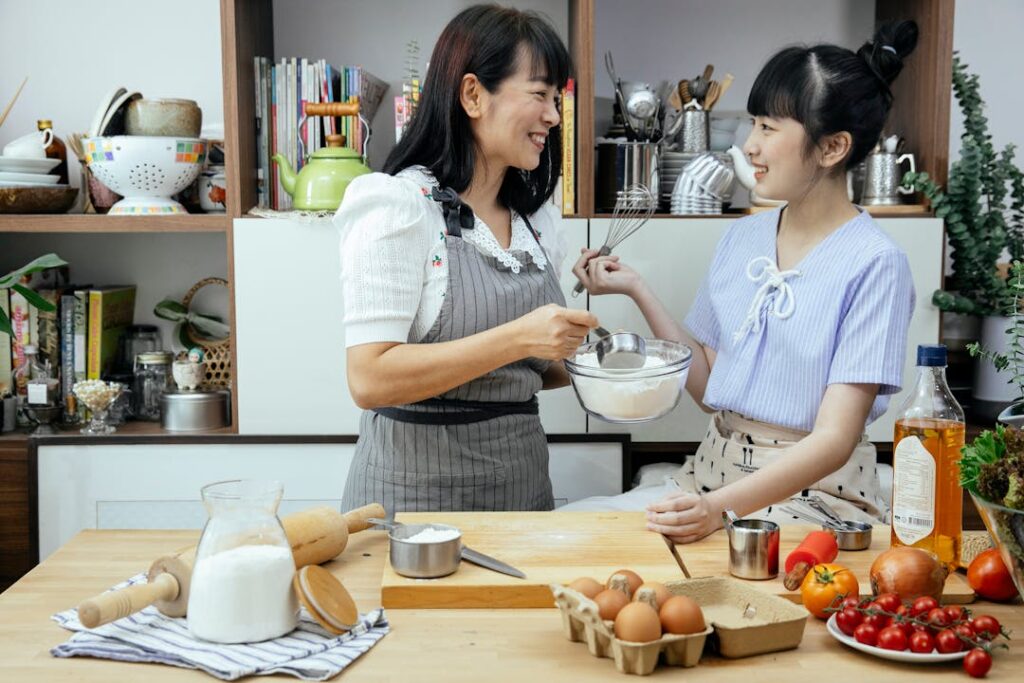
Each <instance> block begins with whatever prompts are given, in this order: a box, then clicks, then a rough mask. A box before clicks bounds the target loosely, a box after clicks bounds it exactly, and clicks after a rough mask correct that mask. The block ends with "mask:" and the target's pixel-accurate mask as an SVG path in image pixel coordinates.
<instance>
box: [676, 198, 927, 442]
mask: <svg viewBox="0 0 1024 683" xmlns="http://www.w3.org/2000/svg"><path fill="white" fill-rule="evenodd" d="M780 212H781V210H780V209H776V210H773V211H765V212H762V213H758V214H755V215H753V216H748V217H745V218H741V219H740V220H738V221H736V223H734V224H733V225H732V227H730V228H729V230H728V232H727V233H726V234H725V236H724V237H723V238H722V240H721V241H720V242H719V244H718V247H717V248H716V251H715V256H714V259H713V261H712V263H711V267H710V269H709V271H708V274H707V276H706V277H705V278H704V281H703V283H702V284H701V287H700V289H699V291H698V293H697V297H696V300H695V301H694V304H693V307H692V308H691V310H690V313H689V315H688V316H687V317H686V321H685V325H686V327H687V328H688V329H689V330H690V332H691V333H692V334H693V335H694V337H695V338H696V339H697V341H699V342H700V343H701V344H704V345H706V346H708V347H710V348H712V349H715V351H716V353H717V355H716V358H715V364H714V367H713V368H712V371H711V375H710V377H709V378H708V385H707V389H706V391H705V394H704V404H705V405H707V406H709V407H711V408H715V409H718V410H731V411H734V412H737V413H740V414H741V415H744V416H746V417H748V418H751V419H755V420H760V421H762V422H767V423H770V424H776V425H781V426H784V427H789V428H792V429H798V430H803V431H810V430H811V429H812V428H813V427H814V421H815V419H816V418H817V415H818V408H819V407H820V405H821V400H822V398H823V397H824V393H825V389H826V387H827V386H828V385H830V384H860V383H863V384H879V385H880V389H879V392H878V394H879V395H878V397H877V398H876V399H875V402H874V405H873V406H872V408H871V412H870V415H869V417H868V422H869V423H870V422H872V421H873V420H875V419H876V418H878V417H879V416H880V415H881V414H882V413H884V412H885V409H886V407H887V405H888V401H889V396H890V395H891V394H894V393H896V392H898V391H899V390H900V387H901V385H902V375H903V363H904V358H905V357H906V353H905V352H906V345H907V332H908V328H909V326H910V319H911V316H912V315H913V312H914V284H913V278H912V276H911V272H910V264H909V263H908V261H907V256H906V254H905V253H903V251H902V250H901V249H900V248H899V247H898V246H897V245H896V244H895V243H894V242H893V241H892V239H891V238H890V237H889V236H888V235H887V234H886V233H885V232H884V231H883V230H882V228H881V226H879V225H878V223H876V222H875V221H874V219H872V218H871V216H870V215H868V213H867V212H864V211H862V212H861V213H860V214H858V215H857V216H856V217H855V218H853V219H851V220H850V221H848V222H847V223H845V224H843V225H842V226H841V227H839V228H837V229H836V230H834V231H833V232H832V233H830V234H829V235H828V237H826V238H825V239H824V240H823V241H822V242H820V243H819V244H818V245H817V246H815V247H814V248H813V249H812V250H811V251H810V252H809V253H808V254H807V255H806V256H805V257H804V258H803V260H801V261H800V263H798V264H797V265H796V266H794V267H793V268H792V269H789V270H785V271H781V272H780V271H779V269H778V268H777V265H776V264H777V255H776V251H777V250H776V237H777V230H778V224H779V217H780Z"/></svg>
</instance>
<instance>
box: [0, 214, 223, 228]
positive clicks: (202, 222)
mask: <svg viewBox="0 0 1024 683" xmlns="http://www.w3.org/2000/svg"><path fill="white" fill-rule="evenodd" d="M230 226H231V218H230V217H229V216H227V215H225V214H208V213H199V214H185V215H178V216H102V215H98V214H81V213H80V214H6V215H0V233H5V232H39V233H135V232H221V233H226V232H227V231H228V228H229V227H230Z"/></svg>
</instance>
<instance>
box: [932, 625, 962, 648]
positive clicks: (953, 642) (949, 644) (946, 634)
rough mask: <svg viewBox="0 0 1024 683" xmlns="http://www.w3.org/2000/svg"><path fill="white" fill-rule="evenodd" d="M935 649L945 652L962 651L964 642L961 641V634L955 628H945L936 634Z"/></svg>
mask: <svg viewBox="0 0 1024 683" xmlns="http://www.w3.org/2000/svg"><path fill="white" fill-rule="evenodd" d="M935 649H936V650H938V651H939V652H941V653H943V654H949V653H951V652H960V650H962V649H963V643H962V642H960V636H958V635H957V634H956V633H955V632H954V631H953V629H951V628H944V629H942V630H941V631H939V632H938V633H936V634H935Z"/></svg>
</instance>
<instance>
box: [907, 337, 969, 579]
mask: <svg viewBox="0 0 1024 683" xmlns="http://www.w3.org/2000/svg"><path fill="white" fill-rule="evenodd" d="M917 366H918V367H917V384H916V386H915V387H914V390H913V391H912V392H911V393H910V395H909V396H908V397H907V399H906V401H905V402H904V403H903V406H902V408H901V409H900V413H899V417H898V418H897V419H896V433H895V435H894V436H893V455H892V462H893V486H892V534H891V538H890V543H891V545H892V546H898V545H908V546H914V547H917V548H923V549H924V550H928V551H930V552H932V553H934V554H935V555H937V556H938V558H939V560H940V561H941V562H943V563H944V564H945V565H946V566H947V567H948V568H949V569H950V571H953V570H954V569H956V568H957V567H958V566H959V565H960V537H961V532H962V528H963V520H962V516H963V491H962V490H961V488H960V467H959V460H960V449H961V448H963V445H964V434H965V421H964V411H963V408H961V407H960V404H959V403H957V402H956V399H955V398H953V394H952V393H951V392H950V391H949V386H948V385H947V384H946V347H945V346H943V345H941V344H934V345H933V344H922V345H921V346H918V347H917Z"/></svg>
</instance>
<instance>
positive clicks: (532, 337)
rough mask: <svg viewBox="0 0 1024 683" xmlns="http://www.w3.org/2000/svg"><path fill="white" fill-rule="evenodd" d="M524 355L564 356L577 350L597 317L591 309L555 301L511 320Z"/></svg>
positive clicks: (561, 357)
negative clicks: (563, 304)
mask: <svg viewBox="0 0 1024 683" xmlns="http://www.w3.org/2000/svg"><path fill="white" fill-rule="evenodd" d="M513 324H514V325H515V326H516V337H517V339H518V342H519V343H520V344H521V345H522V347H523V356H524V357H532V358H543V359H545V360H564V359H566V358H569V357H571V356H572V355H573V354H574V353H576V349H577V348H578V347H579V345H580V344H582V343H583V339H584V338H585V337H586V336H587V333H588V332H590V330H592V329H594V328H595V327H597V325H598V323H597V317H596V316H595V315H594V314H593V313H591V312H590V311H579V310H576V309H572V308H564V307H562V306H558V305H556V304H547V305H546V306H541V307H540V308H537V309H535V310H533V311H531V312H529V313H527V314H526V315H524V316H523V317H521V318H518V319H517V320H515V321H513Z"/></svg>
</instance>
